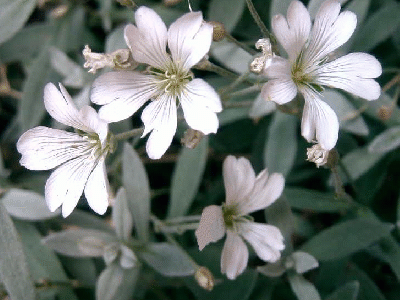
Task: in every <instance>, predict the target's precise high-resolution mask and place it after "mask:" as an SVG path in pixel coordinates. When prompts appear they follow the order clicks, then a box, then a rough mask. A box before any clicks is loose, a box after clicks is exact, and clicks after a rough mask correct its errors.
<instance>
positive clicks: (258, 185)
mask: <svg viewBox="0 0 400 300" xmlns="http://www.w3.org/2000/svg"><path fill="white" fill-rule="evenodd" d="M284 187H285V178H284V177H283V175H282V174H280V173H273V174H271V175H269V176H268V172H267V170H264V171H262V172H261V173H260V174H259V175H258V176H257V178H256V182H255V184H254V188H253V190H252V192H251V195H250V196H249V198H248V200H247V201H246V202H245V203H243V205H241V207H242V209H241V213H242V214H243V215H246V214H249V213H252V212H254V211H257V210H260V209H264V208H266V207H267V206H269V205H271V204H272V203H274V202H275V200H276V199H278V198H279V197H280V196H281V195H282V192H283V188H284Z"/></svg>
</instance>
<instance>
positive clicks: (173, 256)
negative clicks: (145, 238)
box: [138, 243, 195, 277]
mask: <svg viewBox="0 0 400 300" xmlns="http://www.w3.org/2000/svg"><path fill="white" fill-rule="evenodd" d="M138 255H140V257H141V258H142V259H143V260H144V261H145V262H146V263H147V264H149V265H150V266H151V267H152V268H153V269H154V270H155V271H157V272H159V273H160V274H162V275H164V276H168V277H171V276H188V275H192V274H194V272H195V265H194V263H193V262H192V261H191V260H190V259H189V258H188V254H186V253H184V252H183V250H181V249H180V248H178V247H177V246H174V245H171V244H168V243H152V244H149V245H148V247H147V249H146V251H145V252H141V253H138Z"/></svg>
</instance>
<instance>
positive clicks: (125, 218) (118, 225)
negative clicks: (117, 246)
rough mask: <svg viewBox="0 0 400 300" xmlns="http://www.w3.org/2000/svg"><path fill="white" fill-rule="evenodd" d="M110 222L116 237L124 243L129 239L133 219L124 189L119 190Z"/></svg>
mask: <svg viewBox="0 0 400 300" xmlns="http://www.w3.org/2000/svg"><path fill="white" fill-rule="evenodd" d="M112 220H113V223H114V226H115V232H116V233H117V236H118V237H119V238H121V239H123V240H125V241H127V240H128V239H129V237H130V236H131V233H132V228H133V218H132V214H131V213H130V211H129V207H128V200H127V199H126V192H125V189H124V188H120V189H119V191H118V193H117V197H116V198H115V204H114V207H113V210H112Z"/></svg>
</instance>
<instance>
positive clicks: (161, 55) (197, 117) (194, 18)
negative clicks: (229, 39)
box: [91, 7, 222, 159]
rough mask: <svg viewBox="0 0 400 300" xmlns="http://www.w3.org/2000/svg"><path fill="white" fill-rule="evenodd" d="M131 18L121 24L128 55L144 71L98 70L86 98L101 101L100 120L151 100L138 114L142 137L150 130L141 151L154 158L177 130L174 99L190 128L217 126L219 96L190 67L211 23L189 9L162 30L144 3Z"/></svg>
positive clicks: (122, 115)
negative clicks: (145, 67)
mask: <svg viewBox="0 0 400 300" xmlns="http://www.w3.org/2000/svg"><path fill="white" fill-rule="evenodd" d="M135 20H136V26H134V25H132V24H130V25H127V26H126V27H125V40H126V43H127V44H128V46H129V48H130V49H131V51H132V57H133V59H134V60H135V61H137V62H139V63H143V64H147V65H148V68H147V70H146V72H145V73H140V72H136V71H131V72H129V71H122V72H109V73H106V74H103V75H102V76H100V77H99V78H97V79H96V80H95V82H94V84H93V89H92V94H91V100H92V101H93V102H94V103H96V104H100V105H103V106H102V107H101V108H100V111H99V115H100V117H101V118H102V119H104V120H106V121H107V122H116V121H120V120H123V119H126V118H128V117H130V116H131V115H133V114H134V113H135V112H136V111H137V110H138V109H139V108H140V107H141V106H143V105H144V104H145V103H146V102H147V101H148V100H149V99H151V100H152V101H151V103H150V104H148V106H147V107H146V108H145V109H144V111H143V113H142V121H143V123H144V126H145V130H144V132H143V136H145V135H147V134H148V133H150V132H151V134H150V136H149V139H148V141H147V145H146V150H147V153H148V155H149V157H150V158H152V159H158V158H160V157H161V156H162V155H163V154H164V153H165V151H166V150H167V149H168V147H169V145H170V144H171V142H172V139H173V136H174V134H175V131H176V127H177V104H176V101H177V99H178V100H179V103H180V105H181V106H182V109H183V114H184V117H185V119H186V122H187V124H188V125H189V127H191V128H192V129H195V130H199V131H201V132H202V133H204V134H209V133H215V132H216V131H217V129H218V118H217V115H216V113H217V112H220V111H221V110H222V106H221V101H220V98H219V96H218V94H217V93H216V92H215V91H214V89H213V88H212V87H211V86H210V85H209V84H207V83H206V82H205V81H204V80H202V79H195V78H194V76H193V73H192V72H191V71H190V68H191V67H193V66H194V65H195V64H196V63H198V62H199V61H200V60H201V59H202V58H203V57H204V56H205V55H206V54H207V52H208V51H209V49H210V45H211V40H212V34H213V27H212V25H210V24H207V23H205V22H204V21H203V17H202V14H201V13H200V12H190V13H187V14H185V15H183V16H182V17H180V18H179V19H178V20H176V21H175V22H174V23H173V24H172V25H171V26H170V28H169V30H168V31H167V28H166V26H165V24H164V23H163V21H162V20H161V18H160V17H159V16H158V15H157V14H156V13H155V12H154V11H153V10H152V9H150V8H147V7H140V8H139V9H138V10H137V11H136V13H135ZM167 44H168V48H169V52H170V54H169V53H167Z"/></svg>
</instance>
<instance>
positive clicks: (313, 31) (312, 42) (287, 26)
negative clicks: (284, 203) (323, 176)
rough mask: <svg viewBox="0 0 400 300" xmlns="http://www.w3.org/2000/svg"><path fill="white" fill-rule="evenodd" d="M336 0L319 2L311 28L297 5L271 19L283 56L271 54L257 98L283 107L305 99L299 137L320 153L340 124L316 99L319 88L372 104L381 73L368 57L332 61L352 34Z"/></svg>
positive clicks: (348, 16) (352, 21)
mask: <svg viewBox="0 0 400 300" xmlns="http://www.w3.org/2000/svg"><path fill="white" fill-rule="evenodd" d="M340 9H341V7H340V3H339V2H338V1H337V0H327V1H325V2H323V3H322V5H321V7H320V9H319V11H318V13H317V15H316V17H315V20H314V24H313V26H312V23H311V18H310V14H309V12H308V11H307V9H306V8H305V6H304V5H303V3H301V2H300V1H292V3H291V4H290V6H289V8H288V11H287V16H286V18H285V17H284V16H283V15H276V16H275V17H273V19H272V29H273V32H274V34H275V36H276V38H277V40H278V41H279V42H280V44H281V45H282V47H283V48H284V49H285V51H286V53H287V55H288V58H283V57H280V56H277V55H275V56H274V57H273V59H272V63H271V64H270V66H269V67H267V68H265V69H264V75H266V76H267V77H268V78H269V81H268V82H267V83H266V84H264V86H263V88H262V91H261V95H262V97H263V98H264V99H265V100H271V101H274V102H275V103H277V104H279V105H282V104H285V103H288V102H289V101H291V100H293V99H294V98H295V97H296V95H297V93H301V94H302V95H303V97H304V101H305V103H304V109H303V116H302V121H301V133H302V135H303V136H304V137H305V138H306V139H307V141H309V142H311V141H316V142H317V143H319V144H320V145H321V147H322V148H323V149H325V150H330V149H332V148H333V147H334V146H335V144H336V142H337V139H338V132H339V122H338V118H337V116H336V114H335V112H334V111H333V110H332V108H331V107H330V106H329V105H328V104H326V103H325V102H324V101H322V100H321V98H322V96H323V94H322V92H323V90H324V88H323V86H328V87H331V88H339V89H342V90H345V91H346V92H349V93H351V94H353V95H355V96H358V97H361V98H364V99H366V100H375V99H377V98H378V97H379V95H380V92H381V89H380V86H379V84H378V83H377V82H376V81H375V80H374V79H373V78H376V77H378V76H379V75H381V73H382V67H381V65H380V63H379V61H378V60H377V59H376V58H375V57H374V56H372V55H370V54H367V53H350V54H347V55H344V56H342V57H339V58H337V59H335V60H331V57H332V52H333V51H335V50H336V49H337V48H339V47H340V46H342V45H343V44H344V43H345V42H347V41H348V39H349V38H350V37H351V35H352V34H353V32H354V30H355V27H356V23H357V18H356V15H355V14H354V13H352V12H350V11H344V12H341V13H340Z"/></svg>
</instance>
